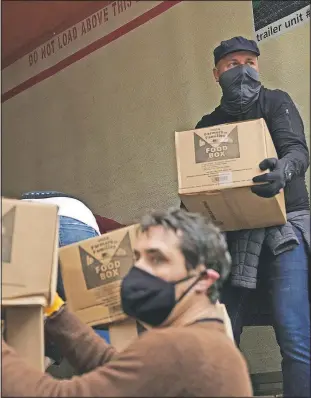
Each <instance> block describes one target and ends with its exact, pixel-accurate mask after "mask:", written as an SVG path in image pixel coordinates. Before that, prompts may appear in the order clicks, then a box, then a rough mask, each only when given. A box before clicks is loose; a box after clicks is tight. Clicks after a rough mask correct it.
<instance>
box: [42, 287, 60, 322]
mask: <svg viewBox="0 0 311 398" xmlns="http://www.w3.org/2000/svg"><path fill="white" fill-rule="evenodd" d="M64 305H65V302H64V300H63V299H62V298H60V297H59V295H58V293H56V294H55V297H54V301H53V304H52V305H51V306H50V307H45V309H44V315H45V316H46V317H49V316H51V315H53V314H55V313H56V312H58V311H59V310H60V309H61V308H62V307H63V306H64Z"/></svg>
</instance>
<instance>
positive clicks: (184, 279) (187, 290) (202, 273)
mask: <svg viewBox="0 0 311 398" xmlns="http://www.w3.org/2000/svg"><path fill="white" fill-rule="evenodd" d="M204 275H206V270H205V271H202V272H200V274H199V276H198V277H197V278H196V279H195V280H194V282H193V283H191V285H190V286H189V287H188V289H186V290H185V291H184V292H183V294H182V295H181V296H180V297H179V299H178V300H177V301H176V304H177V303H179V302H180V301H181V300H182V299H183V298H184V297H185V295H186V294H187V293H189V291H190V290H191V289H192V288H193V286H195V285H196V284H197V283H198V282H199V281H200V279H202V277H203V276H204ZM191 278H192V277H191V276H187V277H186V278H183V279H181V280H180V281H178V282H177V283H174V285H177V284H178V283H181V282H184V281H186V280H188V279H191Z"/></svg>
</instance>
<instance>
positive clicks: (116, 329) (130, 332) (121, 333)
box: [108, 317, 149, 352]
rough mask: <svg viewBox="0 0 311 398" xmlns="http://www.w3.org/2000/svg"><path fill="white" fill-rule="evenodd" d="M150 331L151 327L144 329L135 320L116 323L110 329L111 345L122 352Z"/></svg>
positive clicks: (128, 319)
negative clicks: (141, 335)
mask: <svg viewBox="0 0 311 398" xmlns="http://www.w3.org/2000/svg"><path fill="white" fill-rule="evenodd" d="M145 326H146V325H145ZM148 329H149V327H147V326H146V327H143V326H142V325H140V324H139V323H138V322H137V321H136V320H135V319H133V318H129V317H128V318H126V319H124V320H122V321H118V322H114V323H112V324H110V325H109V327H108V330H109V336H110V343H111V345H113V346H114V347H115V348H116V349H117V351H119V352H121V351H123V350H125V349H126V348H127V347H128V346H129V345H130V344H131V343H133V342H134V341H135V340H136V339H137V337H138V336H139V335H140V334H141V333H143V332H144V331H147V330H148Z"/></svg>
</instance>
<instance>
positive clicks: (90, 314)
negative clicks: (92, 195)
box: [59, 225, 138, 326]
mask: <svg viewBox="0 0 311 398" xmlns="http://www.w3.org/2000/svg"><path fill="white" fill-rule="evenodd" d="M137 229H138V225H133V226H130V227H126V228H122V229H118V230H115V231H112V232H109V233H107V234H104V235H101V236H98V237H96V238H92V239H88V240H84V241H81V242H79V243H75V244H73V245H69V246H65V247H62V248H61V249H60V250H59V259H60V264H61V272H62V277H63V282H64V287H65V291H66V298H67V305H68V307H69V308H70V310H71V311H73V312H74V313H75V314H76V315H77V316H78V317H79V318H80V320H81V321H82V322H84V323H87V324H89V325H91V326H96V325H103V324H109V323H112V322H115V321H119V320H122V319H125V318H126V315H125V314H124V313H123V311H122V308H121V300H120V286H121V280H122V278H123V277H124V276H125V275H126V274H127V273H128V271H129V269H130V268H131V267H132V265H133V262H134V260H133V249H132V247H133V243H134V241H135V240H136V234H137Z"/></svg>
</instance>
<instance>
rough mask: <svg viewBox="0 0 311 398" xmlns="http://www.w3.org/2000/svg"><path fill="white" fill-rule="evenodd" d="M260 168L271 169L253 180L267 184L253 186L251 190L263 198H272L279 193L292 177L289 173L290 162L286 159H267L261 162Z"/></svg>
mask: <svg viewBox="0 0 311 398" xmlns="http://www.w3.org/2000/svg"><path fill="white" fill-rule="evenodd" d="M259 168H260V169H261V170H262V171H264V170H267V169H270V173H265V174H262V175H259V176H256V177H254V178H253V182H266V184H262V185H255V186H252V187H251V190H252V192H253V193H255V194H256V195H258V196H261V197H263V198H272V197H273V196H275V195H277V194H278V193H279V192H280V190H281V189H282V188H284V187H285V184H286V182H287V181H289V180H290V178H291V173H288V164H287V162H286V160H285V159H281V160H278V159H276V158H268V159H265V160H263V161H262V162H260V163H259Z"/></svg>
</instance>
